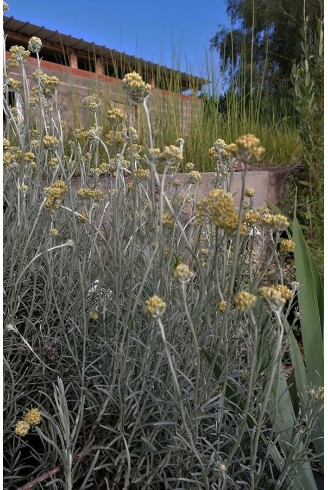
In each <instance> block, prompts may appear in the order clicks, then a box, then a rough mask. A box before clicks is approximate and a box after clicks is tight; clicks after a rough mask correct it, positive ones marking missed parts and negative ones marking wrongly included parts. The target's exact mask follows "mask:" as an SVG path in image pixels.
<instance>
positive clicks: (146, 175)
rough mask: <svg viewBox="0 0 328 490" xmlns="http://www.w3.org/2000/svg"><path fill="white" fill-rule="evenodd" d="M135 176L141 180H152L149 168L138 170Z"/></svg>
mask: <svg viewBox="0 0 328 490" xmlns="http://www.w3.org/2000/svg"><path fill="white" fill-rule="evenodd" d="M135 176H136V178H137V179H139V180H150V170H149V168H146V169H144V168H138V169H137V170H136V171H135Z"/></svg>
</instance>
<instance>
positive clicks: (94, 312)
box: [89, 311, 99, 322]
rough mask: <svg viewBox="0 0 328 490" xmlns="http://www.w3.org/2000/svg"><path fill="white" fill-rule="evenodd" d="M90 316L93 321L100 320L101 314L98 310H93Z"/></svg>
mask: <svg viewBox="0 0 328 490" xmlns="http://www.w3.org/2000/svg"><path fill="white" fill-rule="evenodd" d="M89 318H90V320H91V321H92V322H97V321H98V320H99V315H98V313H97V312H96V311H91V313H90V315H89Z"/></svg>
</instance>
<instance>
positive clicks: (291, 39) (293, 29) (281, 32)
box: [211, 0, 322, 95]
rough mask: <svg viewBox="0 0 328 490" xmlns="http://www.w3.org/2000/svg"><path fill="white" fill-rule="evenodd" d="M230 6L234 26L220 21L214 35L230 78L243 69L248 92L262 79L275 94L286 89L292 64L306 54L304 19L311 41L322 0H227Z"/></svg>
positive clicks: (263, 85) (265, 86)
mask: <svg viewBox="0 0 328 490" xmlns="http://www.w3.org/2000/svg"><path fill="white" fill-rule="evenodd" d="M226 6H227V13H228V14H229V15H230V17H231V22H232V27H231V29H230V30H229V29H227V28H226V27H222V26H219V30H218V31H217V33H216V34H215V35H214V37H213V38H212V39H211V47H212V48H214V49H216V50H217V51H218V52H219V55H220V59H221V60H222V62H223V67H224V69H225V70H226V72H227V73H228V74H229V76H230V77H232V76H235V75H236V74H237V73H238V71H240V70H243V77H242V81H243V82H242V83H243V88H245V84H246V87H247V90H248V93H252V91H253V90H255V88H257V87H258V84H259V83H261V84H262V88H263V89H264V90H266V91H268V93H269V94H271V95H272V94H277V95H278V94H279V95H281V94H284V93H286V88H287V89H289V88H291V81H290V75H291V72H292V67H293V64H295V63H299V62H300V61H301V59H302V48H301V41H302V36H303V32H304V25H305V22H306V23H307V36H308V39H307V42H308V44H310V45H311V44H312V43H313V36H314V32H315V30H316V25H317V19H318V18H320V16H321V15H322V11H321V7H322V6H321V2H320V0H311V1H306V0H293V1H290V0H226ZM264 70H265V71H264Z"/></svg>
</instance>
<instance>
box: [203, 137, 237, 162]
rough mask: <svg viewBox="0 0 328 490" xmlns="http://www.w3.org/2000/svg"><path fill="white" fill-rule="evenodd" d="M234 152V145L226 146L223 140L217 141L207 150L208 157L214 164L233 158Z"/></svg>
mask: <svg viewBox="0 0 328 490" xmlns="http://www.w3.org/2000/svg"><path fill="white" fill-rule="evenodd" d="M235 150H236V149H235V145H234V144H230V145H228V144H227V143H226V142H225V141H224V140H221V139H218V140H216V141H215V143H214V146H212V147H211V148H210V149H209V150H208V156H209V157H210V158H211V160H214V161H215V162H216V161H218V160H221V159H222V160H228V159H229V158H232V157H233V155H234V153H235Z"/></svg>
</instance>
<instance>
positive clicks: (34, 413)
mask: <svg viewBox="0 0 328 490" xmlns="http://www.w3.org/2000/svg"><path fill="white" fill-rule="evenodd" d="M24 420H25V422H27V423H28V424H29V425H38V424H39V423H40V422H41V414H40V410H39V409H38V408H31V410H29V411H28V412H27V414H26V415H25V417H24Z"/></svg>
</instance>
